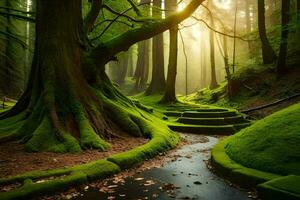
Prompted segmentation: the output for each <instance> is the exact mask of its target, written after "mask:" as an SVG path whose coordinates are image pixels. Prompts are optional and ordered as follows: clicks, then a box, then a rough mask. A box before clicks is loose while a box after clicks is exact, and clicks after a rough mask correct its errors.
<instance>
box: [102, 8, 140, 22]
mask: <svg viewBox="0 0 300 200" xmlns="http://www.w3.org/2000/svg"><path fill="white" fill-rule="evenodd" d="M102 7H103V8H105V9H106V10H108V11H109V12H111V13H113V14H115V15H118V16H121V17H125V18H127V19H128V20H130V21H133V22H137V23H143V22H145V21H144V20H138V19H134V18H133V17H130V16H129V15H126V14H124V13H119V12H117V11H115V10H114V9H112V8H111V7H109V6H108V5H106V4H103V6H102ZM132 8H133V9H134V7H132Z"/></svg>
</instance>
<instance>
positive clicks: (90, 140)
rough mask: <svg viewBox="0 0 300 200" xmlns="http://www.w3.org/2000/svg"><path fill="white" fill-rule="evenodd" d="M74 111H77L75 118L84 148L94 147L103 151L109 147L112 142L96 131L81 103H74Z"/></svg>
mask: <svg viewBox="0 0 300 200" xmlns="http://www.w3.org/2000/svg"><path fill="white" fill-rule="evenodd" d="M73 112H74V113H75V116H76V117H75V119H76V121H77V123H78V128H79V132H80V145H81V147H82V148H84V149H89V148H94V149H99V150H102V151H104V150H106V149H108V148H109V147H110V144H108V143H107V142H105V141H104V140H103V139H102V138H100V136H99V135H98V134H97V133H96V132H95V130H94V129H93V127H92V126H91V124H90V122H89V120H88V119H87V118H86V116H85V113H84V112H83V108H82V107H81V106H80V104H76V103H75V104H74V105H73Z"/></svg>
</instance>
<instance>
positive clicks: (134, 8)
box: [127, 0, 142, 17]
mask: <svg viewBox="0 0 300 200" xmlns="http://www.w3.org/2000/svg"><path fill="white" fill-rule="evenodd" d="M127 1H128V3H129V4H130V5H131V7H132V8H133V10H134V12H135V13H136V14H137V16H139V17H141V16H142V14H141V11H140V9H139V8H138V6H137V5H136V4H135V2H134V1H133V0H127Z"/></svg>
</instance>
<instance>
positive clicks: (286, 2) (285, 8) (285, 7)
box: [277, 0, 291, 76]
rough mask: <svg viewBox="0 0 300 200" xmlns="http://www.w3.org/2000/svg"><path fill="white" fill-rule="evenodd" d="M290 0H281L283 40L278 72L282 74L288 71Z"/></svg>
mask: <svg viewBox="0 0 300 200" xmlns="http://www.w3.org/2000/svg"><path fill="white" fill-rule="evenodd" d="M290 3H291V1H290V0H283V1H281V4H282V5H281V21H282V22H281V41H280V49H279V57H278V61H277V73H278V76H281V75H282V74H284V73H285V72H286V55H287V50H288V35H289V29H288V24H289V12H290Z"/></svg>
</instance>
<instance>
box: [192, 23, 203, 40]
mask: <svg viewBox="0 0 300 200" xmlns="http://www.w3.org/2000/svg"><path fill="white" fill-rule="evenodd" d="M191 31H192V36H193V38H195V39H199V38H200V35H201V30H200V28H199V27H198V26H193V27H192V30H191Z"/></svg>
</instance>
